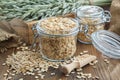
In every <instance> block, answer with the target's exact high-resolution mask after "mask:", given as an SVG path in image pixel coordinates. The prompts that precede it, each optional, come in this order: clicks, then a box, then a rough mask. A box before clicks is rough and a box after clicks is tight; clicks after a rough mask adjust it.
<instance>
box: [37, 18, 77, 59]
mask: <svg viewBox="0 0 120 80" xmlns="http://www.w3.org/2000/svg"><path fill="white" fill-rule="evenodd" d="M36 30H37V34H38V35H39V39H40V40H39V41H40V51H41V54H42V57H43V58H45V59H47V60H50V61H63V60H65V59H69V58H70V57H72V56H73V55H74V53H75V52H76V41H77V34H78V32H79V28H78V22H77V21H76V20H74V19H70V18H63V17H49V18H45V19H42V20H40V21H39V22H38V24H37V25H36Z"/></svg>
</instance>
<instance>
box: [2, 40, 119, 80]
mask: <svg viewBox="0 0 120 80" xmlns="http://www.w3.org/2000/svg"><path fill="white" fill-rule="evenodd" d="M13 50H14V49H10V50H9V51H8V52H6V53H0V80H5V79H4V77H3V74H4V73H6V70H7V69H8V67H6V66H2V63H3V62H5V60H6V57H7V55H10V54H11V53H12V51H13ZM85 50H88V51H89V54H93V55H96V56H97V59H98V63H97V64H96V69H94V68H93V67H92V66H90V65H86V66H85V67H83V72H84V73H91V74H92V75H93V76H99V78H100V79H99V80H120V60H115V59H109V58H108V60H109V61H110V63H109V64H106V63H105V62H104V57H103V56H102V54H101V53H100V52H99V51H97V50H96V49H95V48H94V47H93V46H92V45H85V44H81V43H79V42H78V44H77V52H76V54H75V55H78V54H79V53H80V52H81V51H85ZM51 72H55V73H56V75H55V76H51V75H50V73H51ZM43 74H45V79H44V80H59V79H62V80H95V79H77V78H76V73H75V74H72V73H71V74H70V76H69V77H65V75H64V74H63V73H61V72H60V71H59V69H54V68H49V70H48V72H46V73H43ZM21 77H22V78H24V80H35V79H34V77H33V76H23V75H22V74H18V75H16V76H14V77H13V78H12V79H11V80H19V78H21ZM39 80H42V79H39Z"/></svg>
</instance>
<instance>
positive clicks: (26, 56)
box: [6, 51, 59, 73]
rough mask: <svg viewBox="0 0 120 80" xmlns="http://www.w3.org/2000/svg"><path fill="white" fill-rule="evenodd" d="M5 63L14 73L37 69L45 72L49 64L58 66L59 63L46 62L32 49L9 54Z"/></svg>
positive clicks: (54, 66)
mask: <svg viewBox="0 0 120 80" xmlns="http://www.w3.org/2000/svg"><path fill="white" fill-rule="evenodd" d="M6 64H7V65H8V66H9V67H10V68H11V69H12V70H14V71H15V72H16V73H26V72H27V71H29V72H34V71H35V70H36V69H39V71H40V72H45V71H47V70H48V68H49V67H50V66H51V67H53V68H58V66H59V63H57V62H48V61H46V60H44V59H42V58H41V56H40V54H39V53H36V52H32V51H18V52H17V53H16V54H15V53H13V54H12V55H11V56H10V55H9V56H8V58H7V60H6Z"/></svg>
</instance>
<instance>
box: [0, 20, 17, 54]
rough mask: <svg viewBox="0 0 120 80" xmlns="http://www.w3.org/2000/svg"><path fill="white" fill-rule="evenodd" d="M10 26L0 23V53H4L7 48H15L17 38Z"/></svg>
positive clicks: (3, 22) (6, 23)
mask: <svg viewBox="0 0 120 80" xmlns="http://www.w3.org/2000/svg"><path fill="white" fill-rule="evenodd" d="M9 26H10V24H9V23H8V22H6V21H1V22H0V52H2V53H3V52H5V51H6V50H7V49H8V48H11V47H16V46H17V41H18V39H19V38H18V36H17V35H15V34H13V32H12V29H11V28H10V27H9Z"/></svg>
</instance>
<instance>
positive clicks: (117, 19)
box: [109, 0, 120, 35]
mask: <svg viewBox="0 0 120 80" xmlns="http://www.w3.org/2000/svg"><path fill="white" fill-rule="evenodd" d="M110 12H111V15H112V18H111V23H110V28H109V30H110V31H112V32H115V33H117V34H118V35H120V0H113V1H112V4H111V8H110Z"/></svg>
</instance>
